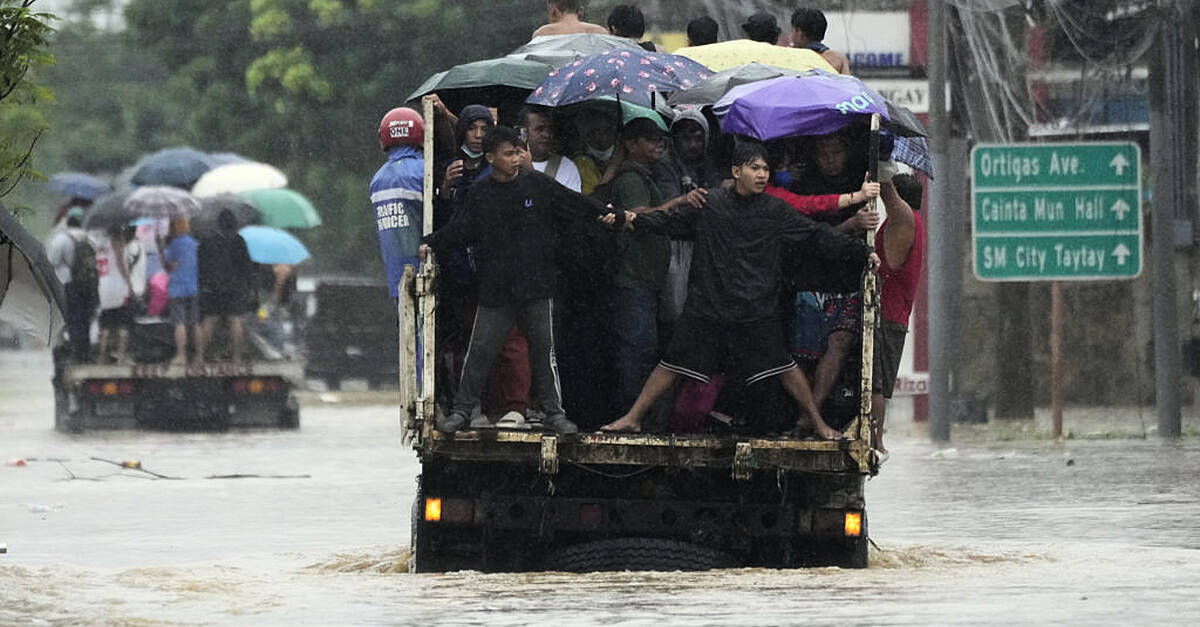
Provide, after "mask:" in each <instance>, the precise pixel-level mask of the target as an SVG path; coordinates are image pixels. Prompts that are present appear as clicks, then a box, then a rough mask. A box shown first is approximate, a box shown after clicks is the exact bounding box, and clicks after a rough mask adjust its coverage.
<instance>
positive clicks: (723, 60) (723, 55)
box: [675, 39, 837, 74]
mask: <svg viewBox="0 0 1200 627" xmlns="http://www.w3.org/2000/svg"><path fill="white" fill-rule="evenodd" d="M675 54H678V55H681V56H685V57H687V58H689V59H691V60H693V61H695V62H697V63H699V64H700V65H703V66H706V67H708V69H710V70H712V71H714V72H720V71H721V70H728V69H729V68H732V67H736V66H739V65H743V64H746V63H761V64H763V65H773V66H775V67H780V68H784V69H788V70H798V71H801V72H803V71H804V70H812V69H817V70H825V71H826V72H833V73H835V74H836V73H837V70H835V69H833V66H832V65H829V62H828V61H826V60H825V59H824V58H823V57H822V56H821V55H819V54H817V53H816V52H813V51H812V50H809V49H808V48H784V47H783V46H776V45H772V44H767V43H763V42H761V41H753V40H750V39H734V40H733V41H722V42H720V43H715V44H706V45H703V46H688V47H686V48H680V49H678V50H676V51H675Z"/></svg>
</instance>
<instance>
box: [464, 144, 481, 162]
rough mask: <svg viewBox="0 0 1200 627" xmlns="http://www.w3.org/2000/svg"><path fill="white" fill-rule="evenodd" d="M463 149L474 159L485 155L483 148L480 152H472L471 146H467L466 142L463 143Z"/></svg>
mask: <svg viewBox="0 0 1200 627" xmlns="http://www.w3.org/2000/svg"><path fill="white" fill-rule="evenodd" d="M462 151H463V152H464V153H466V155H467V156H468V157H470V158H472V159H478V158H480V157H482V156H483V151H482V150H480V151H479V152H471V149H470V148H467V145H466V144H463V145H462Z"/></svg>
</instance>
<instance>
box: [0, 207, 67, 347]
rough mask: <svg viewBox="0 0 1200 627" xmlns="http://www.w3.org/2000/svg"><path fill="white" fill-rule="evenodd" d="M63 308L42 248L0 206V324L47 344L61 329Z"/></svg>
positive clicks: (59, 289) (59, 288)
mask: <svg viewBox="0 0 1200 627" xmlns="http://www.w3.org/2000/svg"><path fill="white" fill-rule="evenodd" d="M65 305H66V296H65V295H64V294H63V286H62V284H61V283H59V282H58V276H57V275H55V274H54V266H53V265H51V264H50V260H49V259H47V258H46V253H45V251H44V250H42V245H41V244H39V243H38V241H37V240H36V239H34V237H33V236H32V235H30V234H29V232H28V231H26V230H25V228H24V227H22V226H21V225H20V223H18V222H17V219H16V217H15V216H13V214H12V213H10V212H9V210H8V207H5V206H4V205H0V321H3V322H6V323H8V324H11V325H13V326H14V327H15V328H16V329H18V330H20V331H22V332H24V333H26V334H29V335H32V336H35V337H37V338H39V339H41V338H45V340H46V343H47V344H49V343H50V342H51V341H52V340H53V339H54V337H55V336H56V335H57V334H58V332H59V331H60V330H61V329H62V327H63V321H64V320H65V319H66V309H65Z"/></svg>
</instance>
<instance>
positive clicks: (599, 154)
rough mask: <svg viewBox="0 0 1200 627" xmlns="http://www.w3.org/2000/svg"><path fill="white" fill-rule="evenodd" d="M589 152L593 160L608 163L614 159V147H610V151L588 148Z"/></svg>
mask: <svg viewBox="0 0 1200 627" xmlns="http://www.w3.org/2000/svg"><path fill="white" fill-rule="evenodd" d="M587 151H588V154H589V155H591V156H592V158H593V159H595V160H596V161H601V162H604V161H608V160H609V159H612V156H613V146H609V147H608V150H596V149H595V148H592V147H591V146H588V149H587Z"/></svg>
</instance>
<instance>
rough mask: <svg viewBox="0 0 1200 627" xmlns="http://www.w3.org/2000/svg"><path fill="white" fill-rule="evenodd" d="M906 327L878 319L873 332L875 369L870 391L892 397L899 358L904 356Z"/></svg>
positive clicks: (898, 368) (898, 367)
mask: <svg viewBox="0 0 1200 627" xmlns="http://www.w3.org/2000/svg"><path fill="white" fill-rule="evenodd" d="M907 335H908V327H906V326H904V325H903V324H899V323H896V322H892V321H890V320H883V319H880V321H879V327H878V328H877V329H876V330H875V367H874V369H873V371H872V372H873V374H872V375H871V391H872V392H874V393H876V394H883V397H884V398H891V397H892V388H895V387H896V376H897V375H898V374H899V373H900V356H901V355H903V354H904V338H905V336H907Z"/></svg>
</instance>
